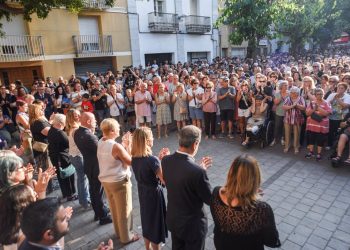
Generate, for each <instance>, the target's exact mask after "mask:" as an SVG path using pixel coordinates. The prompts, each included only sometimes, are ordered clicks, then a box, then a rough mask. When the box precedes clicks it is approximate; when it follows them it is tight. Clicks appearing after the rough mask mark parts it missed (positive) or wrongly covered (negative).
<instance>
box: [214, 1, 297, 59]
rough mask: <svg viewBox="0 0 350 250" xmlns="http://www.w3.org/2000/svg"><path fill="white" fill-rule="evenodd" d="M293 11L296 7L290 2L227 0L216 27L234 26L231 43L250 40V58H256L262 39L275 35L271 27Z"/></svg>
mask: <svg viewBox="0 0 350 250" xmlns="http://www.w3.org/2000/svg"><path fill="white" fill-rule="evenodd" d="M293 11H295V6H294V4H293V3H292V2H291V1H289V0H226V1H224V8H223V9H222V10H220V13H221V15H220V17H219V18H218V20H217V23H216V25H217V26H218V25H221V24H229V25H232V26H233V27H234V32H232V33H231V34H230V41H231V43H233V44H236V45H238V44H241V43H242V42H243V41H244V40H248V56H249V57H254V56H255V51H256V48H257V45H258V44H259V41H260V39H262V38H265V37H267V38H271V37H272V36H273V35H274V34H273V33H271V27H272V26H273V25H274V24H275V23H276V22H279V21H281V20H283V19H284V16H283V15H281V14H282V13H287V12H293Z"/></svg>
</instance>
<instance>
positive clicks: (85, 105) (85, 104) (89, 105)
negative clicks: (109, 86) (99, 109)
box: [81, 93, 94, 113]
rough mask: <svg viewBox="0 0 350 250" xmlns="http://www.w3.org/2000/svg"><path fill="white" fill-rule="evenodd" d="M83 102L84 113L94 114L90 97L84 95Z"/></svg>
mask: <svg viewBox="0 0 350 250" xmlns="http://www.w3.org/2000/svg"><path fill="white" fill-rule="evenodd" d="M82 97H83V101H82V103H81V109H82V111H83V112H91V113H93V112H94V106H93V105H92V103H91V101H90V95H89V94H87V93H85V94H83V96H82Z"/></svg>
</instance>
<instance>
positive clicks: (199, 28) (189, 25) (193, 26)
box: [185, 16, 211, 34]
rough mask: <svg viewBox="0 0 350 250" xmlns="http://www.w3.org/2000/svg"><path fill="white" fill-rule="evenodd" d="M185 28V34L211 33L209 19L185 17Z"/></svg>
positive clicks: (204, 17)
mask: <svg viewBox="0 0 350 250" xmlns="http://www.w3.org/2000/svg"><path fill="white" fill-rule="evenodd" d="M185 26H186V32H187V33H193V34H203V33H207V32H210V31H211V24H210V17H206V16H186V17H185Z"/></svg>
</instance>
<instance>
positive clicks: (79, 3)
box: [0, 0, 115, 32]
mask: <svg viewBox="0 0 350 250" xmlns="http://www.w3.org/2000/svg"><path fill="white" fill-rule="evenodd" d="M85 1H86V0H19V1H13V0H12V1H11V0H0V19H1V18H6V19H7V21H10V19H11V15H15V14H23V17H24V19H25V20H27V21H31V19H32V15H33V14H36V15H37V17H38V18H41V19H45V18H46V17H47V16H48V14H49V13H50V11H51V10H52V9H53V8H60V7H65V8H67V9H68V10H69V11H71V12H74V13H78V12H80V11H81V10H82V9H83V7H84V2H85ZM11 2H19V4H20V5H21V6H13V3H11ZM114 2H115V0H105V3H106V5H107V6H110V7H112V6H114ZM1 27H2V24H1V23H0V32H1Z"/></svg>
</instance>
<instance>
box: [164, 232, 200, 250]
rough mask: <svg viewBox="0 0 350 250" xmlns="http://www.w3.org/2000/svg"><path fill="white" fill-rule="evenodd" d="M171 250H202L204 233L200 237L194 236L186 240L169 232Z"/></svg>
mask: <svg viewBox="0 0 350 250" xmlns="http://www.w3.org/2000/svg"><path fill="white" fill-rule="evenodd" d="M171 243H172V247H171V249H172V250H204V247H205V235H204V236H203V237H202V238H195V239H192V240H191V241H186V240H183V239H181V238H178V237H177V236H176V234H174V233H173V232H171Z"/></svg>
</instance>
